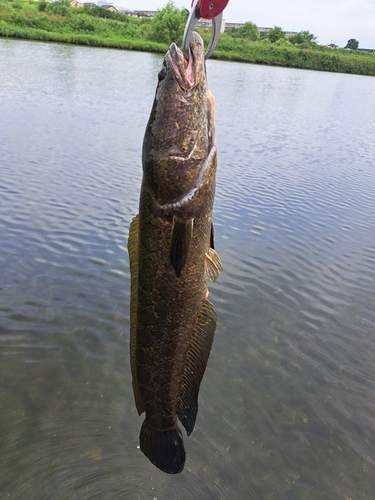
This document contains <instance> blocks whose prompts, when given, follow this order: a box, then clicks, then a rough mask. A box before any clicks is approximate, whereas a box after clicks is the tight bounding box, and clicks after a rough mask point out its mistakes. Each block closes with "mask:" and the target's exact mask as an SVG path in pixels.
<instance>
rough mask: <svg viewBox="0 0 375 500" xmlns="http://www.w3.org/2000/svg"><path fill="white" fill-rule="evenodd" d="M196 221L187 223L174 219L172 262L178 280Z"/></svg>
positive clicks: (190, 220) (170, 252)
mask: <svg viewBox="0 0 375 500" xmlns="http://www.w3.org/2000/svg"><path fill="white" fill-rule="evenodd" d="M193 222H194V219H189V220H187V221H184V220H181V219H178V218H177V217H173V223H172V232H171V243H170V251H169V255H170V260H171V264H172V267H173V269H174V270H175V273H176V276H177V278H179V277H180V275H181V271H182V268H183V267H184V265H185V263H186V260H187V257H188V253H189V248H190V243H191V238H192V236H193Z"/></svg>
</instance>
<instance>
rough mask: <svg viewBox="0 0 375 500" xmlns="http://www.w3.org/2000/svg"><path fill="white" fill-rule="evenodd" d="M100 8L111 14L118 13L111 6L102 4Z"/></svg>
mask: <svg viewBox="0 0 375 500" xmlns="http://www.w3.org/2000/svg"><path fill="white" fill-rule="evenodd" d="M101 8H102V9H105V10H110V11H111V12H118V10H117V9H116V7H114V6H113V5H111V4H102V5H101Z"/></svg>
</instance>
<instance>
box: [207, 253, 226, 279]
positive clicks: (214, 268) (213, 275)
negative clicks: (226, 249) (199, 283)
mask: <svg viewBox="0 0 375 500" xmlns="http://www.w3.org/2000/svg"><path fill="white" fill-rule="evenodd" d="M204 271H205V274H206V276H207V278H208V279H209V280H210V281H216V280H217V278H218V276H219V274H221V273H222V271H223V266H222V264H221V260H220V257H219V256H218V254H217V253H216V252H215V250H214V249H213V248H209V250H208V252H207V253H206V255H205V257H204Z"/></svg>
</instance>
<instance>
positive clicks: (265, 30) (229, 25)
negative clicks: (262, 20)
mask: <svg viewBox="0 0 375 500" xmlns="http://www.w3.org/2000/svg"><path fill="white" fill-rule="evenodd" d="M243 25H244V23H225V29H224V31H230V30H233V29H234V30H237V29H238V28H241V26H243ZM271 29H272V28H264V27H258V32H259V34H260V35H262V34H263V35H266V34H267V33H268V32H269V31H270V30H271ZM283 31H284V30H283ZM284 33H285V38H290V37H291V36H294V35H296V34H297V31H284Z"/></svg>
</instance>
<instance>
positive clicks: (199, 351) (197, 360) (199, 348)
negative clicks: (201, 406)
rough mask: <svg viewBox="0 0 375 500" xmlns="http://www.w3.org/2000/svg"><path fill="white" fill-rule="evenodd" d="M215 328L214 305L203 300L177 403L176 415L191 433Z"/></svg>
mask: <svg viewBox="0 0 375 500" xmlns="http://www.w3.org/2000/svg"><path fill="white" fill-rule="evenodd" d="M215 328H216V313H215V309H214V306H213V305H212V304H211V302H209V301H208V300H204V301H203V303H202V307H201V309H200V311H199V314H198V318H197V321H196V324H195V327H194V331H193V334H192V336H191V338H190V343H189V349H188V354H187V359H186V363H185V370H184V375H183V378H182V384H181V392H180V396H179V400H178V403H177V415H178V418H179V419H180V422H181V423H182V425H183V426H184V427H185V429H186V432H187V433H188V435H189V434H191V432H192V431H193V429H194V425H195V419H196V417H197V411H198V393H199V386H200V384H201V382H202V378H203V375H204V372H205V369H206V366H207V362H208V358H209V355H210V351H211V346H212V342H213V340H214V333H215Z"/></svg>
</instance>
